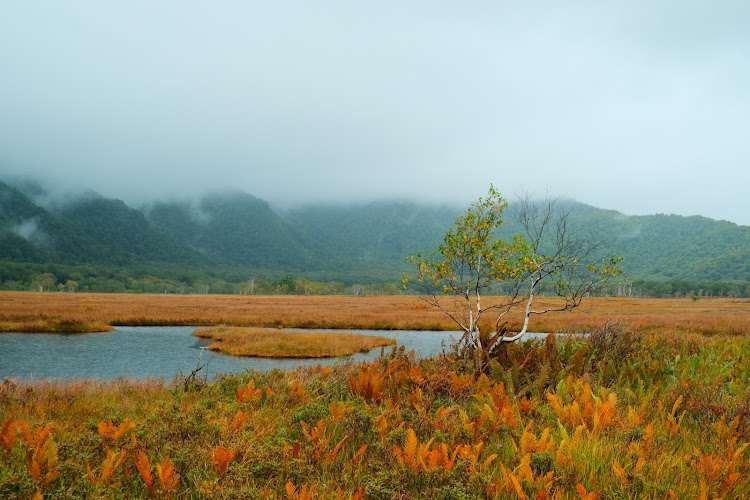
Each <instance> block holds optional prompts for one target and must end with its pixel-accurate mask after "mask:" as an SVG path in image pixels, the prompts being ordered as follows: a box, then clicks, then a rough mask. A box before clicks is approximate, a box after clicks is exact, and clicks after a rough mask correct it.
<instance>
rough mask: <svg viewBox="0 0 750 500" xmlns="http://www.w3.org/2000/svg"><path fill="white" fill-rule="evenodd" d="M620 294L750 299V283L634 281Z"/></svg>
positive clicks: (620, 290) (621, 290) (622, 288)
mask: <svg viewBox="0 0 750 500" xmlns="http://www.w3.org/2000/svg"><path fill="white" fill-rule="evenodd" d="M619 292H620V293H619V294H620V295H624V296H631V297H657V298H667V297H675V298H680V297H690V298H693V299H699V298H702V297H734V298H748V297H750V281H709V282H703V283H691V282H689V281H684V280H674V281H648V280H633V281H632V284H631V283H623V286H621V287H619Z"/></svg>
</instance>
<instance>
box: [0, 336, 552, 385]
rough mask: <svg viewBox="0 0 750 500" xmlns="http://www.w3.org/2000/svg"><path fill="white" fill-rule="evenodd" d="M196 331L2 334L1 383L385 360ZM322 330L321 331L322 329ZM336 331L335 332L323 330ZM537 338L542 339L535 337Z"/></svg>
mask: <svg viewBox="0 0 750 500" xmlns="http://www.w3.org/2000/svg"><path fill="white" fill-rule="evenodd" d="M195 330H196V328H195V327H126V326H119V327H116V328H115V330H114V331H113V332H107V333H91V334H78V335H54V334H42V333H35V334H28V333H4V334H0V348H1V349H2V353H1V354H0V380H2V379H6V378H13V379H22V380H41V379H54V380H71V379H99V380H102V379H115V378H130V379H147V378H151V377H157V378H158V377H164V378H165V379H167V380H169V379H171V378H172V377H174V376H175V375H179V374H189V373H190V372H191V371H192V370H193V369H194V368H195V367H196V364H197V362H198V359H199V356H200V362H201V363H206V367H205V368H204V369H203V370H202V371H201V372H200V375H207V376H208V378H209V380H211V379H213V378H214V377H215V376H216V374H217V373H242V372H244V371H246V370H248V369H255V370H261V371H268V370H272V369H274V368H280V369H283V370H288V369H294V368H296V367H298V366H307V365H317V364H322V365H328V364H333V363H337V362H347V361H352V362H360V361H364V360H368V361H369V360H372V359H375V358H376V357H377V356H379V355H380V348H376V349H373V350H372V351H370V352H368V353H360V354H355V355H353V356H349V357H345V358H326V359H267V358H244V357H234V356H227V355H224V354H219V353H215V352H211V351H209V350H207V349H201V348H202V347H206V346H207V345H208V344H209V342H208V341H206V340H203V339H199V338H198V337H194V336H193V335H192V333H193V332H194V331H195ZM317 331H321V330H317ZM322 331H334V330H322ZM346 331H347V332H352V333H359V334H363V335H380V336H383V337H390V338H395V339H396V342H397V343H398V345H403V346H404V347H405V348H406V351H407V352H409V351H411V350H412V349H413V350H414V351H415V352H416V354H417V356H421V357H427V356H433V355H436V354H439V353H440V352H441V351H442V343H443V341H445V345H446V346H448V345H450V343H451V336H452V335H453V336H456V335H457V333H456V332H431V331H399V330H393V331H391V330H379V331H373V330H346ZM530 335H531V336H532V337H533V336H536V335H540V334H530Z"/></svg>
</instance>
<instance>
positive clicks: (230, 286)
mask: <svg viewBox="0 0 750 500" xmlns="http://www.w3.org/2000/svg"><path fill="white" fill-rule="evenodd" d="M0 290H11V291H27V290H28V291H36V292H68V293H75V292H94V293H158V294H178V295H179V294H182V295H184V294H215V295H401V294H416V293H419V290H417V289H409V290H406V291H405V290H404V289H403V287H402V286H401V283H400V282H396V281H388V280H384V281H382V282H377V283H358V282H354V281H326V280H316V279H315V276H295V275H293V274H289V273H286V274H281V273H278V272H275V271H268V270H260V271H258V272H257V273H252V272H248V271H247V270H237V269H223V270H216V271H205V270H184V269H179V268H176V269H168V268H157V267H142V268H130V267H124V268H110V267H99V266H65V265H56V264H46V265H45V264H41V265H40V264H19V263H8V262H3V263H0ZM541 294H542V295H547V294H549V290H546V289H543V290H541ZM606 294H607V295H610V296H621V297H656V298H690V297H692V298H694V299H698V298H702V297H737V298H748V297H750V282H748V281H732V282H728V281H714V282H701V283H693V282H690V281H685V280H673V281H656V280H632V279H628V280H623V281H622V282H619V283H616V284H614V285H612V286H610V288H609V289H608V290H607V291H606Z"/></svg>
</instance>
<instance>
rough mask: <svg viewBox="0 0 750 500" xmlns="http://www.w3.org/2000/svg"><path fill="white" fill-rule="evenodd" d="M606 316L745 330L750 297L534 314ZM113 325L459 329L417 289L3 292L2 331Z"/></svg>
mask: <svg viewBox="0 0 750 500" xmlns="http://www.w3.org/2000/svg"><path fill="white" fill-rule="evenodd" d="M486 300H490V301H491V300H492V298H488V299H486ZM550 301H551V299H546V298H541V299H538V304H539V306H540V307H543V306H545V305H547V304H550ZM535 304H537V303H535ZM521 321H522V318H521V316H520V314H519V315H511V316H510V318H509V326H510V327H511V328H513V327H520V325H521ZM607 321H610V322H615V323H619V322H624V323H626V324H627V325H629V327H630V328H631V329H632V330H635V331H637V332H642V333H677V332H688V333H706V334H744V333H746V332H748V331H750V300H749V299H700V300H698V301H692V300H690V299H628V298H591V299H587V300H584V302H583V305H582V307H581V308H579V309H577V310H575V311H572V312H567V313H550V314H547V315H544V316H540V317H538V318H534V321H533V323H532V329H533V330H534V331H538V332H567V331H570V330H588V329H591V328H595V327H597V326H599V325H602V324H603V323H605V322H607ZM112 325H115V326H116V325H130V326H139V325H142V326H216V325H231V326H254V327H272V328H277V327H297V328H316V329H327V328H335V329H375V330H378V329H383V330H450V329H455V325H453V324H452V323H451V322H450V320H448V319H447V318H446V317H445V316H444V315H443V314H442V313H441V312H440V311H438V310H436V309H435V308H433V307H430V306H429V305H427V304H425V303H424V302H423V301H421V300H420V299H419V298H418V297H414V296H385V297H349V296H346V297H345V296H315V297H311V296H238V295H223V296H222V295H126V294H77V293H76V294H73V293H32V292H0V331H25V332H35V331H48V332H75V331H106V330H108V329H110V328H111V327H112Z"/></svg>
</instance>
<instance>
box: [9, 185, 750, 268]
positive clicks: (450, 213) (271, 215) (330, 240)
mask: <svg viewBox="0 0 750 500" xmlns="http://www.w3.org/2000/svg"><path fill="white" fill-rule="evenodd" d="M32 194H33V195H34V196H40V195H43V194H44V193H43V192H41V191H39V188H34V189H33V193H32ZM40 199H41V198H40ZM46 206H48V207H49V208H44V207H42V206H39V204H37V203H35V202H34V201H33V200H32V198H30V197H29V196H28V195H27V194H25V193H24V192H21V191H19V190H18V189H16V188H14V187H11V186H9V185H8V184H5V183H2V182H0V260H3V261H10V262H17V263H37V264H43V263H65V264H81V263H83V264H88V263H97V264H104V265H114V266H130V265H137V264H140V263H146V262H157V263H163V264H164V265H169V266H170V268H171V269H186V270H191V269H215V268H222V269H224V270H232V272H233V273H234V272H235V271H236V275H237V276H247V274H248V273H253V274H255V273H256V272H258V271H259V272H260V274H263V271H264V270H265V271H270V272H272V274H274V275H276V276H278V275H279V274H281V273H289V274H293V275H304V276H307V277H309V278H311V279H315V280H318V281H344V282H346V283H358V282H376V281H394V280H397V279H398V278H399V277H400V276H401V275H402V273H403V272H405V271H407V270H408V266H407V265H406V264H405V263H404V258H405V257H407V256H408V255H410V254H411V253H414V252H429V251H431V250H433V249H434V248H435V246H436V244H437V243H438V242H439V241H441V240H442V238H443V236H444V234H445V232H446V231H447V230H448V229H449V228H450V227H451V226H452V224H453V221H454V218H455V216H456V215H457V214H459V213H463V212H464V210H465V207H457V208H451V207H445V206H443V207H436V206H428V205H421V204H417V203H411V202H403V201H399V202H386V201H381V202H376V203H368V204H363V205H349V206H337V205H308V206H304V207H301V208H297V209H293V210H286V211H284V212H281V213H277V212H275V211H274V210H273V209H271V207H270V206H269V205H268V203H266V202H265V201H263V200H261V199H258V198H256V197H254V196H251V195H249V194H246V193H242V192H238V191H234V192H223V193H214V194H212V195H209V196H205V197H203V198H202V199H200V200H197V201H194V202H164V201H162V202H155V203H153V204H151V205H149V206H148V207H146V208H144V209H142V210H135V209H133V208H130V207H128V206H127V205H126V204H125V203H123V202H122V201H119V200H111V199H107V198H104V197H102V196H99V195H96V194H95V193H94V194H89V195H86V196H83V197H78V198H77V199H75V200H74V201H71V200H67V201H66V202H65V203H63V204H60V205H46ZM563 206H564V207H565V208H569V209H570V210H571V214H570V219H569V222H570V227H571V228H572V229H573V230H575V231H580V232H581V233H590V234H593V236H594V237H595V238H598V239H603V240H607V241H609V247H608V250H607V253H608V254H609V255H613V256H622V257H624V258H625V260H624V262H623V266H624V268H625V276H624V277H625V278H632V279H644V280H657V281H679V280H683V281H686V282H692V283H701V282H712V281H722V282H732V281H739V282H750V227H748V226H738V225H736V224H733V223H730V222H726V221H715V220H712V219H707V218H705V217H697V216H694V217H682V216H675V215H648V216H625V215H623V214H621V213H618V212H615V211H612V210H601V209H597V208H594V207H591V206H589V205H585V204H582V203H577V202H572V201H565V202H564V203H563ZM510 210H512V207H511V209H509V212H510ZM507 215H509V213H508V214H507ZM507 218H508V219H509V218H510V217H507ZM518 230H519V228H518V227H517V226H514V225H513V224H508V225H506V226H504V227H503V228H502V230H501V231H500V234H501V236H503V237H504V238H508V237H510V235H511V234H512V233H514V232H518ZM245 279H246V278H245Z"/></svg>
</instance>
